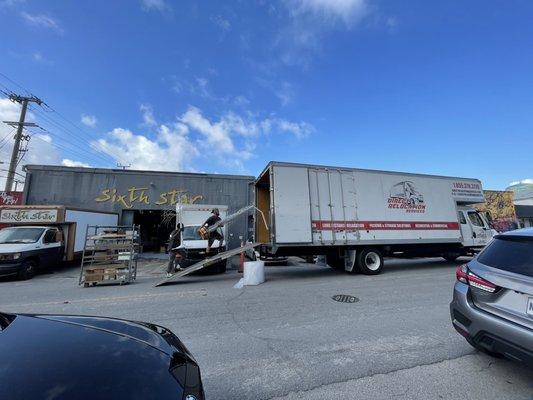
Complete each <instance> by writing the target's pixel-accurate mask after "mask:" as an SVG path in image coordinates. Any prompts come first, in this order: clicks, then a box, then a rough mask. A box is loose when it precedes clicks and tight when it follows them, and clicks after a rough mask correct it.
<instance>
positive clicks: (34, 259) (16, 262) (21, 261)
mask: <svg viewBox="0 0 533 400" xmlns="http://www.w3.org/2000/svg"><path fill="white" fill-rule="evenodd" d="M64 255H65V246H64V240H63V233H62V232H61V230H60V229H59V228H58V227H55V226H13V227H9V228H4V229H2V230H0V276H11V275H13V276H18V278H20V279H29V278H31V277H32V276H33V275H34V273H35V270H36V269H37V268H48V267H52V266H55V265H57V264H59V263H60V262H61V261H63V257H64Z"/></svg>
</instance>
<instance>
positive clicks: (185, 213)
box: [174, 204, 228, 272]
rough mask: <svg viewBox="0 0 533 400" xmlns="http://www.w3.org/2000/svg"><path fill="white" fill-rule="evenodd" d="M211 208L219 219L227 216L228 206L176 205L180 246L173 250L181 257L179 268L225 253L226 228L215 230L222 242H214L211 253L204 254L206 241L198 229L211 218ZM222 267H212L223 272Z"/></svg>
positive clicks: (223, 268)
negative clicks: (217, 214)
mask: <svg viewBox="0 0 533 400" xmlns="http://www.w3.org/2000/svg"><path fill="white" fill-rule="evenodd" d="M213 208H218V210H219V211H220V218H221V219H224V218H225V217H226V216H227V214H228V206H221V205H204V204H178V205H177V206H176V227H177V228H178V229H179V230H180V231H181V235H180V236H181V237H180V245H179V246H178V247H177V248H174V249H175V250H177V251H178V252H179V254H180V255H181V256H182V259H181V261H180V266H181V267H182V268H186V267H188V266H191V265H192V264H195V263H197V262H199V261H202V260H204V259H206V258H209V257H210V256H212V255H214V254H217V253H222V252H224V251H226V237H227V228H226V226H223V227H219V228H217V229H218V230H219V233H221V234H222V236H223V238H224V239H223V240H222V242H220V241H218V240H215V241H214V242H213V244H212V246H211V251H210V252H209V253H206V248H207V240H205V239H202V238H201V237H200V234H199V233H198V229H199V228H200V227H201V226H202V225H203V224H204V223H205V221H206V220H207V219H208V218H209V217H210V216H211V211H212V210H213ZM225 266H226V263H225V261H224V265H222V264H220V265H216V264H215V266H214V268H215V269H217V271H218V272H222V270H224V271H225V269H226V268H225Z"/></svg>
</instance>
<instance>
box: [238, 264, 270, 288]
mask: <svg viewBox="0 0 533 400" xmlns="http://www.w3.org/2000/svg"><path fill="white" fill-rule="evenodd" d="M243 280H244V282H243V283H244V285H259V284H261V283H263V282H264V281H265V263H264V261H247V262H245V263H244V275H243Z"/></svg>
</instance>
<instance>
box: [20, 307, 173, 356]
mask: <svg viewBox="0 0 533 400" xmlns="http://www.w3.org/2000/svg"><path fill="white" fill-rule="evenodd" d="M24 316H27V317H33V318H40V319H45V320H49V321H58V322H63V323H67V324H72V325H76V326H79V327H86V328H92V329H97V330H101V331H103V332H107V333H110V334H115V335H120V336H123V337H125V338H128V339H131V340H138V341H140V342H143V343H145V344H146V345H149V346H152V347H154V348H156V349H158V350H160V351H162V352H164V353H166V354H168V355H172V354H173V353H174V352H176V351H183V347H182V346H183V345H182V344H181V343H180V342H179V341H173V340H171V337H172V336H174V335H172V333H170V331H169V330H167V329H166V328H163V327H161V326H158V325H154V324H148V323H146V322H137V321H127V320H123V319H116V318H105V317H87V316H78V315H43V314H41V315H39V314H32V315H24Z"/></svg>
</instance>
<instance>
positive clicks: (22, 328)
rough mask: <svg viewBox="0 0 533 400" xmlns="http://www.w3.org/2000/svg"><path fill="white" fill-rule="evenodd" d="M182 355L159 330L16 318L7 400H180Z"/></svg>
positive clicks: (6, 339) (1, 383) (3, 375)
mask: <svg viewBox="0 0 533 400" xmlns="http://www.w3.org/2000/svg"><path fill="white" fill-rule="evenodd" d="M4 325H5V324H4ZM158 331H159V332H158ZM176 354H178V355H180V356H185V354H186V356H187V357H188V356H189V354H188V352H187V351H186V349H185V348H184V346H183V345H182V344H181V342H179V340H178V339H177V338H176V337H175V336H174V335H173V334H172V333H170V332H169V331H167V330H166V329H164V328H161V327H158V326H156V325H150V324H142V323H137V322H131V321H124V320H118V319H110V318H99V317H76V316H61V315H16V316H15V317H14V319H12V320H11V322H10V323H9V324H8V325H7V326H4V327H3V329H2V330H0V355H1V356H0V398H2V399H4V398H5V399H30V398H31V399H41V398H47V399H60V398H61V399H74V398H75V399H85V398H92V399H98V398H100V399H102V398H128V399H136V398H139V399H141V398H143V399H150V398H159V399H161V398H163V399H166V398H176V399H180V398H181V393H182V388H181V386H180V385H179V384H178V382H177V381H176V379H174V377H173V376H172V374H171V373H170V372H169V369H170V368H171V366H172V358H173V356H175V355H176Z"/></svg>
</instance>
